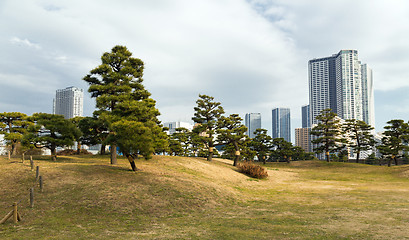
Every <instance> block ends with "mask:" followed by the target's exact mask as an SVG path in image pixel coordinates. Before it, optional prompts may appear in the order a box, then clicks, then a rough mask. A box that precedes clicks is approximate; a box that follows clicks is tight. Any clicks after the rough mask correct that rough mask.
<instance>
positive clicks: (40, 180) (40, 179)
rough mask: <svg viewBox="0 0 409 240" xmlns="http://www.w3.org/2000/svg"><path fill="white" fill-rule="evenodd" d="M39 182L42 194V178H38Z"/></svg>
mask: <svg viewBox="0 0 409 240" xmlns="http://www.w3.org/2000/svg"><path fill="white" fill-rule="evenodd" d="M39 182H40V192H43V177H42V176H40V177H39Z"/></svg>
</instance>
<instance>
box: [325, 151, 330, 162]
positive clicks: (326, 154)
mask: <svg viewBox="0 0 409 240" xmlns="http://www.w3.org/2000/svg"><path fill="white" fill-rule="evenodd" d="M325 157H326V159H327V162H329V161H330V160H329V152H328V151H326V152H325Z"/></svg>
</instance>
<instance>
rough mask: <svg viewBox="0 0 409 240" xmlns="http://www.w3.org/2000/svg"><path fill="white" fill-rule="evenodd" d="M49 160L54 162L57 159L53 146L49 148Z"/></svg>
mask: <svg viewBox="0 0 409 240" xmlns="http://www.w3.org/2000/svg"><path fill="white" fill-rule="evenodd" d="M50 150H51V160H53V161H54V162H55V161H57V150H56V149H55V148H51V149H50Z"/></svg>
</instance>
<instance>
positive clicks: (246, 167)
mask: <svg viewBox="0 0 409 240" xmlns="http://www.w3.org/2000/svg"><path fill="white" fill-rule="evenodd" d="M237 167H238V168H239V172H241V173H244V174H246V175H248V176H250V177H253V178H259V179H262V178H267V177H268V173H267V170H266V169H265V168H263V167H262V166H260V165H257V164H254V163H251V162H242V163H239V164H237Z"/></svg>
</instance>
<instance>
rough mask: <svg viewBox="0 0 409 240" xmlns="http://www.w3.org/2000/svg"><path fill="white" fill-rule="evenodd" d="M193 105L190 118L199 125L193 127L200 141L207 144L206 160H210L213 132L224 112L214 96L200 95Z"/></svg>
mask: <svg viewBox="0 0 409 240" xmlns="http://www.w3.org/2000/svg"><path fill="white" fill-rule="evenodd" d="M196 103H197V106H196V107H194V110H195V113H194V116H193V117H192V120H193V121H194V122H195V123H198V124H199V125H198V126H197V127H195V128H194V132H195V133H196V134H198V135H200V139H201V141H202V142H203V143H204V144H206V145H207V147H208V150H209V153H208V156H207V160H208V161H212V157H213V148H214V146H215V144H214V134H215V131H216V129H217V121H218V120H219V118H220V117H221V115H222V114H223V113H224V110H223V108H222V107H221V106H220V102H215V101H214V97H210V96H207V95H200V94H199V99H198V100H197V101H196Z"/></svg>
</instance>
